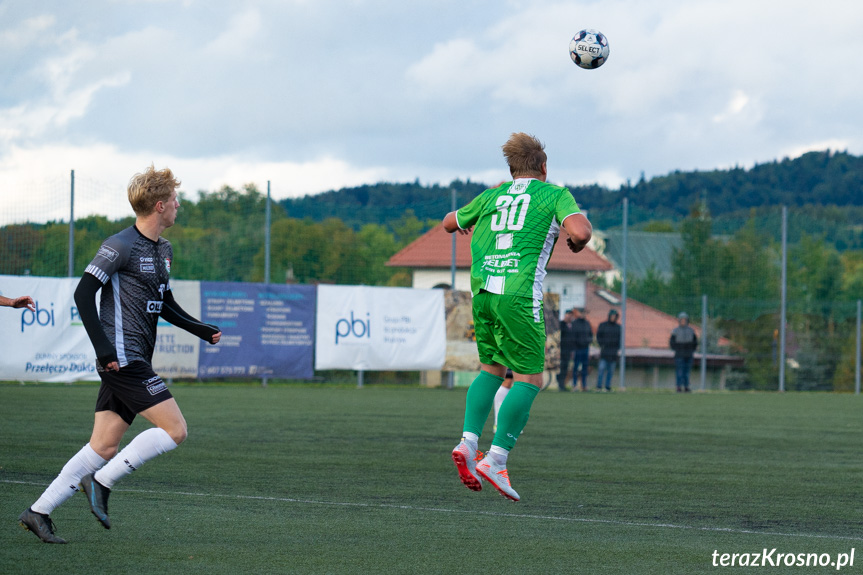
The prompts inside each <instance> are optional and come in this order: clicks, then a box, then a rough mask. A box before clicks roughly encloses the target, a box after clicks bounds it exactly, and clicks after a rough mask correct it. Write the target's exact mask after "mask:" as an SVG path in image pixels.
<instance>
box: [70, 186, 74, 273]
mask: <svg viewBox="0 0 863 575" xmlns="http://www.w3.org/2000/svg"><path fill="white" fill-rule="evenodd" d="M74 274H75V170H72V178H71V184H70V189H69V277H70V278H71V277H74Z"/></svg>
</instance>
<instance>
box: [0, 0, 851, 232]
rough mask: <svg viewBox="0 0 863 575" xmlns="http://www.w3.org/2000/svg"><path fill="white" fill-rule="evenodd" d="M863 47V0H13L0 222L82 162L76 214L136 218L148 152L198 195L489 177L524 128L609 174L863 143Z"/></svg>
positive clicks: (49, 210) (580, 180) (7, 23)
mask: <svg viewBox="0 0 863 575" xmlns="http://www.w3.org/2000/svg"><path fill="white" fill-rule="evenodd" d="M582 28H596V29H599V30H601V31H602V32H603V33H605V35H606V36H607V37H608V38H609V41H610V45H611V54H610V57H609V59H608V62H607V63H606V64H605V65H604V66H603V67H602V68H599V69H597V70H583V69H580V68H578V67H576V66H575V65H574V64H573V63H572V61H571V60H570V58H569V52H568V45H569V40H570V38H571V37H572V35H573V34H574V33H575V32H577V31H578V30H580V29H582ZM861 59H863V2H859V1H857V0H842V1H840V0H820V1H818V2H811V1H809V0H709V1H700V0H603V1H592V2H588V1H562V2H555V1H551V0H535V1H524V2H516V1H504V0H493V1H492V0H452V1H451V0H439V1H420V0H368V1H366V0H343V1H335V0H281V1H276V0H273V1H264V0H258V1H256V0H247V1H242V2H241V1H223V0H206V1H204V0H200V1H195V0H163V1H159V0H113V1H109V0H86V1H82V2H69V1H68V0H62V1H50V0H40V1H32V0H11V1H2V0H0V197H2V207H0V224H3V223H8V222H9V221H23V220H25V219H30V220H31V221H44V220H46V219H54V218H57V219H66V218H67V217H68V211H69V206H68V203H69V202H68V197H67V196H68V188H69V183H68V182H69V175H70V170H73V169H74V170H75V175H76V182H77V186H76V215H83V214H86V213H92V212H98V213H103V214H106V215H109V216H111V217H117V216H122V215H129V214H131V209H130V208H129V206H128V202H127V201H126V199H125V186H126V183H127V182H128V180H129V177H130V176H131V175H132V174H133V173H135V172H138V171H141V170H142V169H144V168H145V167H146V166H147V165H149V164H150V163H151V162H152V163H154V164H155V165H156V167H157V168H161V167H164V166H169V167H171V168H172V169H173V170H174V171H175V173H176V174H177V176H178V177H179V178H180V179H181V180H183V186H182V189H183V190H184V191H185V192H186V193H187V194H188V195H189V196H190V197H193V198H195V197H197V194H196V192H197V191H198V190H207V191H212V190H216V189H218V188H220V187H221V186H222V185H224V184H228V185H231V186H234V187H240V186H242V185H243V184H245V183H249V182H253V183H256V184H257V185H258V186H259V187H260V188H261V189H262V190H265V189H266V182H267V180H270V181H271V182H272V184H271V185H272V193H273V196H274V197H275V198H284V197H288V196H298V195H305V194H313V193H317V192H321V191H326V190H330V189H338V188H340V187H344V186H353V185H358V184H363V183H375V182H379V181H395V182H405V181H413V180H416V179H419V180H420V181H421V182H423V183H435V182H439V183H443V184H446V183H448V182H450V181H451V180H453V179H455V178H461V179H465V178H470V179H471V180H473V181H479V182H485V183H489V184H494V183H497V182H498V181H500V180H502V179H504V178H506V177H507V176H508V172H507V169H506V166H505V164H504V161H503V159H502V157H501V153H500V146H501V144H502V143H503V142H504V141H505V140H506V139H507V137H508V136H509V134H510V133H511V132H513V131H525V132H529V133H532V134H535V135H536V136H538V137H539V138H540V139H541V140H542V141H543V142H545V143H546V146H547V148H546V150H547V152H548V155H549V179H550V180H551V181H554V182H556V183H568V184H573V185H575V184H584V183H590V182H599V183H601V184H604V185H606V186H608V187H611V188H617V187H618V186H619V185H620V184H621V183H622V182H625V181H626V180H627V179H630V180H632V181H633V182H634V181H637V180H638V178H639V177H640V175H641V173H642V172H644V174H645V175H646V177H647V178H650V177H652V176H656V175H663V174H667V173H669V172H672V171H674V170H683V171H687V170H696V169H697V170H711V169H715V168H727V167H731V166H734V165H741V166H745V167H750V166H752V165H753V164H754V163H761V162H767V161H771V160H773V159H781V158H783V157H786V156H790V157H794V156H797V155H799V154H801V153H802V152H804V151H808V150H818V149H826V148H831V149H834V150H848V151H849V152H851V153H854V154H861V153H863V118H861V116H863V65H861ZM576 199H578V198H576ZM442 215H443V214H442Z"/></svg>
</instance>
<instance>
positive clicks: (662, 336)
mask: <svg viewBox="0 0 863 575" xmlns="http://www.w3.org/2000/svg"><path fill="white" fill-rule="evenodd" d="M600 291H606V292H607V293H608V294H610V295H611V296H613V297H614V298H616V299H617V300H621V297H620V294H618V293H614V292H612V291H609V290H605V289H604V288H602V287H600V286H598V285H596V284H595V283H592V282H587V293H586V294H585V308H584V309H585V318H586V319H587V320H588V321H589V322H590V325H591V326H592V327H593V333H594V334H595V333H596V328H597V327H599V324H601V323H602V322H604V321H605V320H606V319H608V312H609V311H610V310H611V309H616V310H617V311H618V313H623V312H622V310H621V305H620V304H612V303H611V302H609V301H608V300H606V299H605V298H603V297H602V296H600V295H599V292H600ZM680 311H686V310H680ZM688 311H689V312H690V315H691V316H692V317H696V316H697V314H696V313H693V311H694V310H688ZM619 322H620V318H618V323H619ZM677 325H678V321H677V318H676V317H674V316H672V315H669V314H667V313H664V312H661V311H659V310H658V309H656V308H652V307H650V306H649V305H646V304H643V303H641V302H640V301H636V300H634V299H631V298H626V347H627V349H629V348H652V349H668V339H669V338H670V337H671V330H673V329H674V328H675V327H677ZM691 325H692V329H694V330H695V334H696V335H697V336H698V338H699V339H700V338H701V326H699V325H694V324H691ZM719 345H720V346H723V347H726V346H729V345H731V341H730V340H728V339H726V338H720V339H719ZM699 349H700V343H699Z"/></svg>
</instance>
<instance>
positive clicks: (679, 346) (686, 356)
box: [668, 311, 698, 392]
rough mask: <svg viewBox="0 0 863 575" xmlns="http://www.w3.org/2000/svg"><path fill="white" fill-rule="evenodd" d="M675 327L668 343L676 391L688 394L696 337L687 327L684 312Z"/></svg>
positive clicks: (688, 326) (693, 331) (696, 345)
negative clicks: (672, 352) (672, 351)
mask: <svg viewBox="0 0 863 575" xmlns="http://www.w3.org/2000/svg"><path fill="white" fill-rule="evenodd" d="M677 324H678V325H677V327H676V328H674V329H673V330H672V331H671V338H670V339H669V341H668V345H669V347H671V349H673V350H674V371H675V375H676V376H677V391H678V392H681V391H682V392H688V391H690V389H689V372H690V371H691V370H692V356H693V355H694V354H695V350H696V349H697V348H698V336H696V335H695V330H694V329H692V327H691V326H690V325H689V314H687V313H686V312H685V311H682V312H680V314H679V315H678V316H677Z"/></svg>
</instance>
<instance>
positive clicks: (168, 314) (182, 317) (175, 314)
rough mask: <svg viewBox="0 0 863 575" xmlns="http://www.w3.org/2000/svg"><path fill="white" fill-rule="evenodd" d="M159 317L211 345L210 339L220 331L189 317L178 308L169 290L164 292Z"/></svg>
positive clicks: (178, 305) (215, 327) (213, 326)
mask: <svg viewBox="0 0 863 575" xmlns="http://www.w3.org/2000/svg"><path fill="white" fill-rule="evenodd" d="M160 315H161V316H162V318H164V320H165V321H167V322H168V323H170V324H172V325H175V326H177V327H179V328H181V329H184V330H186V331H187V332H189V333H191V334H194V335H196V336H198V337H199V338H201V339H203V340H204V341H206V342H209V343H213V342H212V341H211V340H212V337H213V336H214V335H216V334H217V333H219V332H220V331H221V330H220V329H219V328H218V327H217V326H215V325H210V324H208V323H203V322H201V321H199V320H197V319H195V318H193V317H192V316H191V315H189V314H188V313H187V312H186V310H184V309H183V308H181V307H180V304H178V303H177V300H175V299H174V294H173V293H171V290H168V291H167V292H165V299H163V300H162V313H161V314H160Z"/></svg>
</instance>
